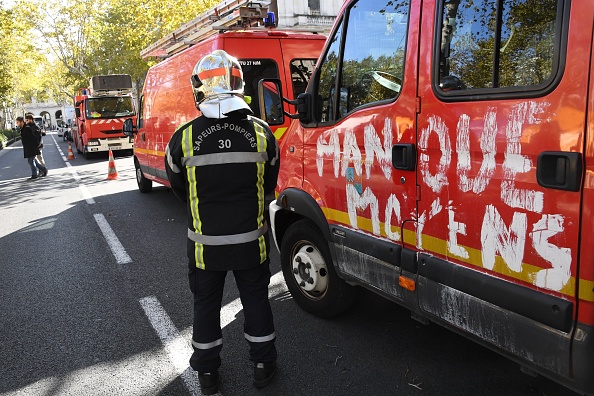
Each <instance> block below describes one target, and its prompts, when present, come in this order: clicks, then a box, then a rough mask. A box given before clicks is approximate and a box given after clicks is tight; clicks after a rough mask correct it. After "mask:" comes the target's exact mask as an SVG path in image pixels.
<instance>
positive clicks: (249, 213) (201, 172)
mask: <svg viewBox="0 0 594 396" xmlns="http://www.w3.org/2000/svg"><path fill="white" fill-rule="evenodd" d="M165 168H166V170H167V176H168V178H169V182H170V183H171V188H172V189H173V191H174V192H175V194H176V195H177V196H178V197H179V198H180V199H182V200H185V201H186V202H187V208H188V258H189V260H190V265H193V264H195V265H196V267H197V268H199V269H205V270H214V271H223V270H235V269H245V268H250V267H253V266H256V265H258V264H262V263H267V262H268V260H269V259H268V253H269V251H270V247H269V240H268V232H267V230H268V225H267V224H266V221H265V213H264V209H265V208H264V205H265V201H264V199H265V195H267V194H270V193H272V192H274V188H275V187H276V180H277V176H278V169H279V156H278V143H277V141H276V139H275V137H274V135H273V134H272V132H271V130H270V128H269V127H268V125H267V124H266V123H265V122H264V121H262V120H260V119H258V118H255V117H252V116H248V115H245V114H243V113H242V112H241V111H235V112H232V113H230V114H228V117H226V118H222V119H215V118H206V117H204V116H201V117H198V118H196V119H195V120H193V121H190V122H189V123H187V124H185V125H183V126H181V127H180V128H178V129H177V131H176V132H175V133H174V135H173V137H172V138H171V140H170V142H169V144H168V145H167V149H166V153H165Z"/></svg>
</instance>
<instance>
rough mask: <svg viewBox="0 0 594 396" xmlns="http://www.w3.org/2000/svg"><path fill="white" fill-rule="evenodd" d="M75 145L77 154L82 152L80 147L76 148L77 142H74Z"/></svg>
mask: <svg viewBox="0 0 594 396" xmlns="http://www.w3.org/2000/svg"><path fill="white" fill-rule="evenodd" d="M75 146H76V152H77V153H78V154H82V151H80V148H78V143H76V144H75Z"/></svg>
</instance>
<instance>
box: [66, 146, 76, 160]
mask: <svg viewBox="0 0 594 396" xmlns="http://www.w3.org/2000/svg"><path fill="white" fill-rule="evenodd" d="M67 159H69V160H72V159H74V153H73V152H72V146H71V145H70V142H68V158H67Z"/></svg>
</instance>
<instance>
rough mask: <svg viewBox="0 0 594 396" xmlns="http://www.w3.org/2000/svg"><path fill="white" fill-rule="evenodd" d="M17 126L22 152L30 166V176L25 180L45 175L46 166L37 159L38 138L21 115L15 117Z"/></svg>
mask: <svg viewBox="0 0 594 396" xmlns="http://www.w3.org/2000/svg"><path fill="white" fill-rule="evenodd" d="M16 124H17V126H18V127H19V128H20V129H21V142H22V144H23V154H24V157H25V158H26V159H27V162H28V163H29V166H30V167H31V177H30V178H28V179H27V180H35V179H37V178H38V177H39V175H38V174H40V175H41V176H45V175H47V168H46V167H45V166H44V165H42V164H40V163H39V161H37V158H36V157H37V155H38V154H39V138H38V137H37V136H36V135H35V131H34V130H33V128H31V126H30V125H29V124H26V123H25V121H24V119H23V117H17V119H16Z"/></svg>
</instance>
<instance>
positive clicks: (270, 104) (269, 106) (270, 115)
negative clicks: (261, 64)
mask: <svg viewBox="0 0 594 396" xmlns="http://www.w3.org/2000/svg"><path fill="white" fill-rule="evenodd" d="M258 103H259V105H260V117H262V119H263V120H264V121H266V122H267V123H268V125H282V124H284V123H285V112H284V110H283V91H282V87H281V83H280V80H278V79H265V80H260V81H259V82H258Z"/></svg>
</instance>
